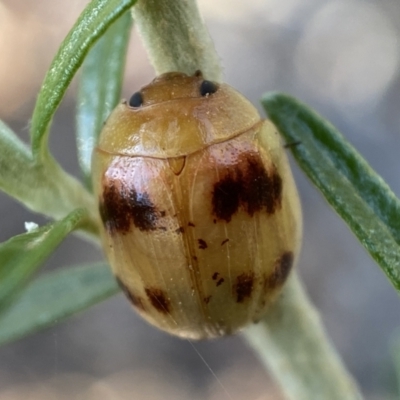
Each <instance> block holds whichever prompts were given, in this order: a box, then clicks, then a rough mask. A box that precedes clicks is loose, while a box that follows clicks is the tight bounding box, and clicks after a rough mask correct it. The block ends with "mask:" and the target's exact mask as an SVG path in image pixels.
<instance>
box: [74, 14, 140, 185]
mask: <svg viewBox="0 0 400 400" xmlns="http://www.w3.org/2000/svg"><path fill="white" fill-rule="evenodd" d="M131 26H132V16H131V13H130V12H126V13H125V14H124V15H123V16H122V17H121V18H119V19H118V20H117V21H115V22H114V23H113V24H112V25H111V26H110V27H109V28H108V30H107V32H106V33H105V35H104V36H103V37H102V38H101V39H100V40H99V41H98V43H96V45H95V46H94V47H93V48H92V49H91V50H90V52H89V54H88V56H87V57H86V59H85V61H84V63H83V65H82V73H81V76H80V84H79V94H78V107H77V148H78V159H79V164H80V166H81V170H82V172H83V176H84V179H85V183H86V185H87V186H90V181H91V179H90V170H91V156H92V151H93V148H94V147H95V146H96V143H97V138H98V136H99V133H100V130H101V128H102V127H103V124H104V122H105V120H106V119H107V117H108V115H109V114H110V112H111V111H112V109H113V108H114V107H115V106H116V105H117V103H118V101H119V99H120V96H121V86H122V79H123V74H124V67H125V59H126V52H127V46H128V43H129V34H130V31H131Z"/></svg>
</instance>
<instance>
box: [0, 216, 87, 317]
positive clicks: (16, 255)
mask: <svg viewBox="0 0 400 400" xmlns="http://www.w3.org/2000/svg"><path fill="white" fill-rule="evenodd" d="M85 214H86V212H85V211H84V210H81V209H79V210H75V211H74V212H72V213H71V214H69V215H68V216H67V217H65V218H64V219H62V220H61V221H57V222H53V223H51V224H48V225H46V226H43V227H41V228H37V229H34V230H33V231H32V232H28V233H24V234H22V235H18V236H14V237H13V238H11V239H9V240H7V241H6V242H4V243H1V244H0V308H1V309H4V307H5V306H6V305H7V304H8V303H9V301H10V299H11V298H12V297H13V296H15V295H16V294H17V292H18V291H19V290H21V289H22V287H23V286H24V284H26V282H27V281H28V279H29V278H30V277H31V275H32V274H33V273H34V272H35V271H36V270H37V269H38V268H40V266H41V264H42V263H43V262H44V260H46V258H47V257H48V256H49V255H50V254H51V253H52V252H53V251H54V250H55V248H56V247H57V246H58V245H59V244H60V243H61V242H62V240H63V239H64V238H65V237H66V236H67V235H68V234H69V233H70V232H71V231H73V230H74V229H76V228H77V226H78V224H79V223H80V222H81V221H82V220H83V218H84V217H85Z"/></svg>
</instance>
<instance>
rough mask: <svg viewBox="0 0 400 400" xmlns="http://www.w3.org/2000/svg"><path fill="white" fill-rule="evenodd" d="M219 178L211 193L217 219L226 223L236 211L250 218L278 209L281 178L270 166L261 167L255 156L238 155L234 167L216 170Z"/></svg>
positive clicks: (250, 154) (253, 154)
mask: <svg viewBox="0 0 400 400" xmlns="http://www.w3.org/2000/svg"><path fill="white" fill-rule="evenodd" d="M219 175H220V176H221V177H222V178H221V179H220V180H219V181H218V182H217V183H216V184H215V185H214V189H213V193H212V208H213V214H214V215H215V216H216V217H217V218H218V219H220V220H224V221H226V222H230V220H231V219H232V216H233V215H234V214H235V213H236V212H237V211H238V210H239V209H242V210H244V211H245V212H246V213H247V214H249V215H250V216H253V215H254V213H256V212H259V211H262V210H265V212H266V213H267V214H273V213H274V212H275V211H276V210H277V209H279V208H280V207H281V204H282V179H281V177H280V175H279V174H278V172H277V170H276V167H275V166H274V165H271V166H270V167H269V168H267V169H266V168H265V166H264V165H263V162H262V160H261V158H260V156H259V155H258V154H257V153H254V152H250V153H244V154H242V155H241V156H240V157H239V158H238V160H237V163H236V164H235V165H233V166H230V167H229V168H227V167H222V168H220V169H219ZM214 221H215V220H214Z"/></svg>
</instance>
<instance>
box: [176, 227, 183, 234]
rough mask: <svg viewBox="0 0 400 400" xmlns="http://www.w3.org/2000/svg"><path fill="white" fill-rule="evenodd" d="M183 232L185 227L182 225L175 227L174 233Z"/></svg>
mask: <svg viewBox="0 0 400 400" xmlns="http://www.w3.org/2000/svg"><path fill="white" fill-rule="evenodd" d="M183 232H185V228H184V227H183V226H180V227H179V228H178V229H175V233H178V234H179V233H183Z"/></svg>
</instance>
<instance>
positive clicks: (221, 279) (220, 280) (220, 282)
mask: <svg viewBox="0 0 400 400" xmlns="http://www.w3.org/2000/svg"><path fill="white" fill-rule="evenodd" d="M224 282H225V279H224V278H220V279H219V280H218V282H217V286H219V285H222V284H223V283H224Z"/></svg>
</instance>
